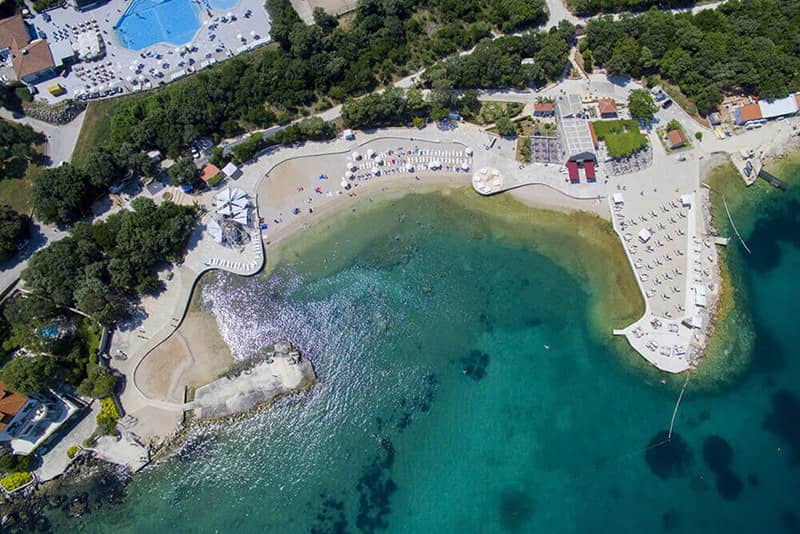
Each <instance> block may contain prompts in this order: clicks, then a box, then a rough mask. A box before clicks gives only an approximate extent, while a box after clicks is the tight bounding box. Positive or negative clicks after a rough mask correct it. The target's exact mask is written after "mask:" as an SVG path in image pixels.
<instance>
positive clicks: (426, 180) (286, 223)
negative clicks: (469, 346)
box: [257, 140, 610, 261]
mask: <svg viewBox="0 0 800 534" xmlns="http://www.w3.org/2000/svg"><path fill="white" fill-rule="evenodd" d="M398 144H401V145H405V146H406V147H408V146H409V145H415V146H420V147H426V146H432V147H436V148H437V149H442V150H453V151H456V150H463V148H464V147H463V146H461V145H458V144H455V143H449V144H448V143H441V144H434V143H425V142H423V141H413V142H412V141H396V140H391V141H388V140H378V141H375V142H372V143H368V144H366V145H364V146H363V147H362V150H361V151H362V152H365V151H366V150H368V149H372V150H375V151H376V152H380V151H382V150H386V149H387V147H389V146H392V147H396V145H398ZM347 161H351V159H350V155H349V153H347V154H328V155H316V156H306V157H300V158H297V159H292V160H288V161H284V162H282V163H280V164H278V165H277V166H275V167H274V168H272V169H271V170H269V171H268V173H267V175H266V176H265V178H264V179H262V181H261V183H260V184H259V186H258V190H257V204H258V211H259V215H260V216H261V217H263V218H264V222H266V224H267V226H268V228H267V230H266V231H265V232H264V233H263V239H264V243H265V245H267V246H268V248H267V250H268V251H269V247H270V246H273V247H274V246H275V245H277V244H279V243H281V242H283V241H285V240H287V239H289V238H290V237H292V236H295V235H296V234H297V233H298V232H300V231H314V229H315V228H318V226H319V223H320V222H322V221H324V220H325V219H326V218H327V217H330V216H331V215H332V214H333V213H334V212H335V211H338V210H341V209H346V208H347V207H348V206H350V207H353V208H355V207H356V206H357V205H358V202H356V201H357V200H364V199H368V200H370V201H372V200H375V199H376V198H378V196H383V195H386V194H395V195H396V194H400V195H402V194H405V193H413V192H418V193H423V192H430V191H434V190H440V189H447V188H454V187H471V177H472V172H471V171H461V170H459V172H449V171H447V170H440V171H430V170H420V172H416V173H395V174H390V175H388V176H387V175H384V176H380V177H374V176H373V177H371V178H369V179H364V180H356V181H354V182H352V184H351V188H350V189H349V190H344V189H343V188H342V187H341V184H340V183H339V179H338V177H339V176H341V173H342V170H343V169H344V168H345V165H346V162H347ZM320 176H328V178H327V179H320ZM511 195H512V196H513V197H514V198H516V199H518V200H520V201H521V202H523V203H525V204H527V205H528V206H531V207H538V208H544V209H551V210H555V211H562V212H570V211H587V212H590V213H594V214H596V215H599V216H601V217H603V218H605V219H609V218H610V214H609V211H608V206H607V204H606V203H605V202H603V201H600V200H596V199H591V200H580V199H574V198H571V197H568V196H566V195H564V194H562V193H560V192H558V191H555V190H553V189H551V188H549V187H547V186H544V185H533V186H526V187H523V188H520V189H517V190H514V191H512V192H511ZM287 207H288V209H287ZM294 208H297V209H298V210H299V213H298V214H294V213H292V211H291V210H292V209H294ZM267 256H268V259H267V261H270V259H269V253H268V254H267Z"/></svg>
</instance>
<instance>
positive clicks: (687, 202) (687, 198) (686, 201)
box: [681, 195, 692, 207]
mask: <svg viewBox="0 0 800 534" xmlns="http://www.w3.org/2000/svg"><path fill="white" fill-rule="evenodd" d="M681 204H683V205H684V206H687V207H688V206H691V205H692V195H681Z"/></svg>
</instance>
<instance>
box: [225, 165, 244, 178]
mask: <svg viewBox="0 0 800 534" xmlns="http://www.w3.org/2000/svg"><path fill="white" fill-rule="evenodd" d="M222 174H223V175H224V176H226V177H228V178H230V179H231V180H235V179H237V178H238V177H239V176H241V175H242V171H241V170H240V169H239V167H237V166H236V165H234V164H233V163H228V164H227V165H225V166H224V167H222Z"/></svg>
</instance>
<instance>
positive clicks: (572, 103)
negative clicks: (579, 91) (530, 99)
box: [556, 95, 583, 119]
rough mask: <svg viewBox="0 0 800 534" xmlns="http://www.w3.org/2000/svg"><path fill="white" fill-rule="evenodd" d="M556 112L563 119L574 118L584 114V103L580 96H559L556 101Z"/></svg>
mask: <svg viewBox="0 0 800 534" xmlns="http://www.w3.org/2000/svg"><path fill="white" fill-rule="evenodd" d="M556 110H557V113H558V115H559V117H561V118H562V119H565V118H570V117H571V118H574V117H576V116H577V115H578V114H580V113H583V103H582V102H581V97H579V96H578V95H564V96H559V97H558V99H557V100H556Z"/></svg>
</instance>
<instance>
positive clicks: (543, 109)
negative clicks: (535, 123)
mask: <svg viewBox="0 0 800 534" xmlns="http://www.w3.org/2000/svg"><path fill="white" fill-rule="evenodd" d="M555 114H556V112H555V105H554V104H553V103H552V102H536V103H535V104H534V105H533V116H534V117H552V116H554V115H555Z"/></svg>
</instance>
